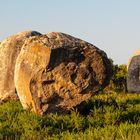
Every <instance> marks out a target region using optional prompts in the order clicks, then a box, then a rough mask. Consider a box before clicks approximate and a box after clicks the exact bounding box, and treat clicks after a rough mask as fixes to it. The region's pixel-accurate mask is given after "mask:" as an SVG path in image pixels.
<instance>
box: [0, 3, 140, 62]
mask: <svg viewBox="0 0 140 140" xmlns="http://www.w3.org/2000/svg"><path fill="white" fill-rule="evenodd" d="M25 30H36V31H39V32H41V33H43V34H45V33H48V32H52V31H57V32H64V33H67V34H70V35H73V36H75V37H78V38H81V39H83V40H86V41H88V42H90V43H92V44H94V45H95V46H97V47H98V48H100V49H102V50H104V51H105V52H106V53H107V55H108V57H111V58H112V59H113V60H114V62H115V63H116V64H125V63H127V61H128V59H129V58H130V57H131V56H132V55H133V53H134V51H135V50H137V49H140V0H0V41H2V40H3V39H4V38H6V37H8V36H10V35H12V34H15V33H17V32H20V31H25Z"/></svg>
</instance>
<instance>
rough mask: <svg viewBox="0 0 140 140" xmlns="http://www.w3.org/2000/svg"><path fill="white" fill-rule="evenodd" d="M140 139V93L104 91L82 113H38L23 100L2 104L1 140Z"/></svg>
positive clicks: (0, 114)
mask: <svg viewBox="0 0 140 140" xmlns="http://www.w3.org/2000/svg"><path fill="white" fill-rule="evenodd" d="M1 139H6V140H8V139H9V140H12V139H17V140H18V139H21V140H24V139H27V140H44V139H46V140H55V139H56V140H57V139H62V140H92V139H93V140H139V139H140V94H124V93H115V92H113V93H101V94H98V95H95V96H93V97H92V99H91V100H90V101H88V102H87V106H86V107H85V111H84V112H83V114H79V113H76V112H72V113H71V114H70V115H65V116H62V115H61V116H60V115H59V116H58V115H57V114H50V115H46V116H43V117H41V116H37V115H35V114H33V113H30V112H27V111H24V110H23V109H22V107H21V104H20V102H18V101H12V102H7V103H4V104H1V105H0V140H1Z"/></svg>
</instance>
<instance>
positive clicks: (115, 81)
mask: <svg viewBox="0 0 140 140" xmlns="http://www.w3.org/2000/svg"><path fill="white" fill-rule="evenodd" d="M110 61H111V63H112V66H113V76H112V78H111V80H110V84H109V86H108V87H107V89H109V90H115V91H118V92H127V84H126V79H127V65H125V64H122V65H117V64H114V63H113V60H112V59H110Z"/></svg>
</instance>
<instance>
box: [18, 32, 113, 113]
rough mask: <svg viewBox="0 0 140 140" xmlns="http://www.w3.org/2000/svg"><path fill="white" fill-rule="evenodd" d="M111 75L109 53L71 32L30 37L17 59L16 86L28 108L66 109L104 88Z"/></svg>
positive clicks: (56, 110)
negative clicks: (68, 33) (74, 35)
mask: <svg viewBox="0 0 140 140" xmlns="http://www.w3.org/2000/svg"><path fill="white" fill-rule="evenodd" d="M111 75H112V66H111V64H110V61H109V59H108V58H107V56H106V54H105V53H104V52H103V51H101V50H100V49H98V48H97V47H95V46H94V45H92V44H90V43H88V42H85V41H83V40H80V39H77V38H74V37H72V36H70V35H67V34H63V33H57V32H52V33H48V34H46V35H41V36H35V37H31V38H29V39H27V40H26V41H25V44H24V45H23V47H22V49H21V52H20V54H19V55H18V58H17V60H16V67H15V86H16V89H17V94H18V96H19V98H20V101H21V103H22V105H23V107H24V108H25V109H31V110H32V111H34V112H35V113H38V114H44V113H51V112H52V113H54V112H57V113H67V112H69V110H71V109H73V108H74V107H76V106H77V105H79V104H80V103H81V102H83V101H85V100H87V99H89V98H90V97H91V96H92V95H94V93H95V92H98V91H99V90H101V89H103V88H104V87H105V86H106V85H107V84H108V83H109V80H110V77H111Z"/></svg>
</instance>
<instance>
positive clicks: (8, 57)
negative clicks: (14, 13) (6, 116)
mask: <svg viewBox="0 0 140 140" xmlns="http://www.w3.org/2000/svg"><path fill="white" fill-rule="evenodd" d="M36 35H40V33H38V32H35V31H26V32H21V33H18V34H16V35H13V36H11V37H8V38H7V39H5V40H4V41H2V42H1V43H0V101H6V100H9V99H17V94H16V93H15V85H14V69H15V61H16V58H17V56H18V54H19V52H20V50H21V47H22V45H23V43H24V40H25V39H26V38H29V37H30V36H36Z"/></svg>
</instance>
